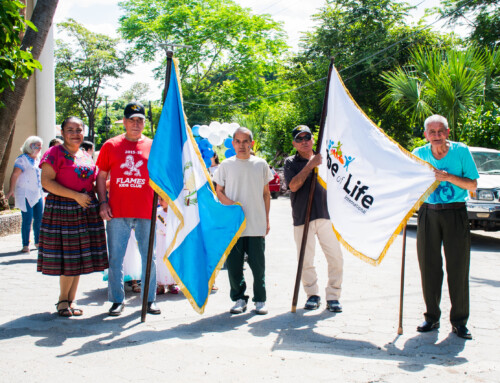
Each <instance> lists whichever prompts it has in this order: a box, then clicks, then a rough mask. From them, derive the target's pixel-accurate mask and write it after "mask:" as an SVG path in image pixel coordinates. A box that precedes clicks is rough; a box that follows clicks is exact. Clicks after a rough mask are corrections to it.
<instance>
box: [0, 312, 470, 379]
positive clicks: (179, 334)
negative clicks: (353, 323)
mask: <svg viewBox="0 0 500 383" xmlns="http://www.w3.org/2000/svg"><path fill="white" fill-rule="evenodd" d="M130 308H131V307H128V309H129V311H128V312H127V315H122V316H120V317H116V318H110V317H108V316H107V314H106V313H102V314H99V315H97V316H93V317H87V318H84V317H82V318H78V319H74V318H71V319H69V320H68V319H67V318H59V317H57V314H55V313H54V314H49V313H40V314H33V315H30V316H28V317H24V318H19V319H16V320H14V321H12V322H9V323H7V324H5V325H2V326H1V327H0V339H11V338H15V337H21V336H26V335H27V334H29V335H30V336H33V337H36V338H42V339H39V340H37V341H36V342H35V344H36V345H37V346H39V347H58V346H61V345H62V344H63V343H64V342H65V341H66V340H67V339H70V338H85V337H88V336H100V337H99V338H98V339H93V340H90V341H88V342H86V343H84V344H83V345H82V346H81V347H80V348H78V349H75V350H72V351H70V352H67V353H64V354H61V355H58V357H59V358H64V357H68V356H80V355H86V354H92V353H97V352H102V351H108V350H113V349H121V348H126V347H133V346H134V345H144V344H148V343H153V342H157V341H162V340H168V339H186V340H192V339H198V338H200V337H202V336H203V335H204V334H207V333H224V332H228V331H233V330H235V329H237V328H238V327H240V326H245V325H247V324H248V326H249V328H250V330H249V332H250V333H251V334H252V335H254V336H257V337H265V336H268V335H270V334H276V339H275V340H274V344H273V346H272V351H276V350H288V351H299V352H309V353H318V354H331V355H339V356H348V357H353V358H360V359H365V358H370V359H374V360H392V361H398V362H399V368H401V369H402V370H406V371H420V370H423V369H425V367H426V366H427V365H445V366H450V365H459V364H463V363H466V362H467V359H466V358H462V357H457V355H458V354H459V353H460V352H461V351H462V350H463V349H464V344H465V340H463V339H460V338H458V337H456V336H455V335H454V334H450V335H449V336H448V337H447V338H446V339H444V340H443V341H441V342H440V343H436V341H437V339H438V333H437V332H431V333H428V334H418V335H417V336H415V337H413V338H410V339H408V340H407V341H406V342H405V343H404V345H403V346H402V347H398V346H397V343H398V340H399V339H400V337H399V336H397V337H396V338H395V339H394V340H393V341H391V342H388V343H387V344H386V345H385V347H379V346H377V345H376V344H374V343H371V342H369V341H364V340H359V339H349V338H347V337H346V336H348V334H343V333H342V331H341V330H340V329H339V333H338V335H335V336H327V335H323V334H321V333H319V330H320V329H319V327H318V322H320V321H326V320H328V319H331V318H332V317H334V316H335V315H333V314H331V313H330V312H328V311H326V310H325V311H324V312H323V313H320V314H319V315H304V314H305V312H304V311H303V310H299V311H298V312H297V313H295V314H292V313H290V312H287V313H283V314H281V315H278V316H274V317H269V318H267V317H262V318H263V319H262V320H260V321H256V322H255V321H252V322H251V323H248V322H249V319H250V318H253V317H254V316H255V315H256V314H254V313H253V312H248V313H245V314H242V315H231V314H229V313H221V314H218V315H215V316H211V317H206V318H202V319H200V320H197V321H195V322H192V323H188V324H182V325H178V326H175V327H172V328H170V329H166V330H162V331H158V330H154V329H147V330H144V331H137V329H136V330H134V333H133V334H130V335H127V336H125V337H120V338H119V339H117V337H119V336H120V335H121V334H122V333H123V332H126V331H128V330H130V329H131V328H133V327H135V326H138V325H139V324H140V315H138V314H140V308H138V310H136V311H134V312H132V310H130ZM340 315H342V314H340ZM75 320H76V321H78V322H77V326H78V327H77V328H75V327H76V326H75V324H76V323H75V322H74V321H75ZM34 322H38V323H36V324H35V323H34ZM43 322H45V323H46V325H45V323H43ZM44 326H46V328H43V327H44ZM34 328H37V329H34ZM322 328H324V326H323V327H322Z"/></svg>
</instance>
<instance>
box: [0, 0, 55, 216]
mask: <svg viewBox="0 0 500 383" xmlns="http://www.w3.org/2000/svg"><path fill="white" fill-rule="evenodd" d="M10 3H11V2H10V1H2V2H0V6H1V7H2V8H3V7H5V8H3V9H7V7H8V6H9V5H11V4H10ZM57 3H58V0H38V1H37V3H36V5H35V8H34V9H33V14H32V16H31V23H32V24H33V25H34V26H35V28H29V29H28V30H26V33H25V35H24V36H23V38H22V43H21V51H24V52H27V51H30V52H31V55H32V58H33V59H34V60H37V59H38V58H39V57H40V54H41V52H42V49H43V46H44V44H45V40H46V38H47V35H48V33H49V30H50V26H51V25H52V19H53V17H54V13H55V11H56V8H57ZM18 11H19V9H17V12H18ZM14 17H15V15H14ZM2 24H3V22H2ZM4 28H5V29H4ZM8 29H9V27H8V24H7V26H6V27H4V26H3V25H2V30H3V33H6V34H8V33H9V32H8ZM35 29H36V31H35ZM6 31H7V32H6ZM17 32H21V30H19V31H16V32H15V33H17ZM6 36H7V35H6ZM10 37H12V36H10ZM0 41H1V44H5V43H6V42H7V41H8V40H0ZM6 45H8V44H6ZM13 45H15V44H13ZM1 47H2V48H4V45H1ZM7 49H8V47H7ZM1 55H3V52H2V54H1ZM1 55H0V56H1ZM2 71H3V68H2ZM2 71H0V72H2ZM7 74H8V73H7ZM28 82H29V77H25V76H20V77H16V78H15V79H14V87H13V88H12V87H10V86H8V87H6V88H4V89H3V91H2V92H0V105H4V106H5V107H0V185H3V183H4V180H5V172H6V167H7V161H8V158H9V153H10V148H11V146H12V139H13V136H14V127H15V125H14V122H15V120H16V117H17V113H18V112H19V109H20V108H21V104H22V102H23V99H24V95H25V94H26V90H27V88H28ZM0 201H2V202H3V206H6V201H5V199H4V198H3V191H2V193H0ZM7 206H8V205H7Z"/></svg>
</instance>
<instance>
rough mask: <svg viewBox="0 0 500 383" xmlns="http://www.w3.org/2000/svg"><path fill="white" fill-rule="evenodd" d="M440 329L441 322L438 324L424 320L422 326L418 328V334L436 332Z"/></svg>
mask: <svg viewBox="0 0 500 383" xmlns="http://www.w3.org/2000/svg"><path fill="white" fill-rule="evenodd" d="M438 328H439V321H437V322H430V321H429V322H428V321H426V320H424V321H423V322H422V324H421V325H420V326H417V331H418V332H429V331H432V330H436V329H438Z"/></svg>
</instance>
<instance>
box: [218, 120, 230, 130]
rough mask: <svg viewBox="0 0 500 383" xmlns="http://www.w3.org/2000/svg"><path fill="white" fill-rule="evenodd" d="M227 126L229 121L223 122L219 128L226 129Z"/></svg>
mask: <svg viewBox="0 0 500 383" xmlns="http://www.w3.org/2000/svg"><path fill="white" fill-rule="evenodd" d="M228 127H229V123H227V122H223V123H222V125H221V126H220V128H221V129H227V128H228Z"/></svg>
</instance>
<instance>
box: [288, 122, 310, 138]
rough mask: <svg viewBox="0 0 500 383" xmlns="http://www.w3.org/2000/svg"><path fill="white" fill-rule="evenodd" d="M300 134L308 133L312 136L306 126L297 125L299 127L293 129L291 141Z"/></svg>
mask: <svg viewBox="0 0 500 383" xmlns="http://www.w3.org/2000/svg"><path fill="white" fill-rule="evenodd" d="M300 133H309V134H311V135H312V133H311V129H309V127H308V126H306V125H299V126H296V127H295V128H293V131H292V137H293V139H294V140H295V137H297V136H298V135H299V134H300Z"/></svg>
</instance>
